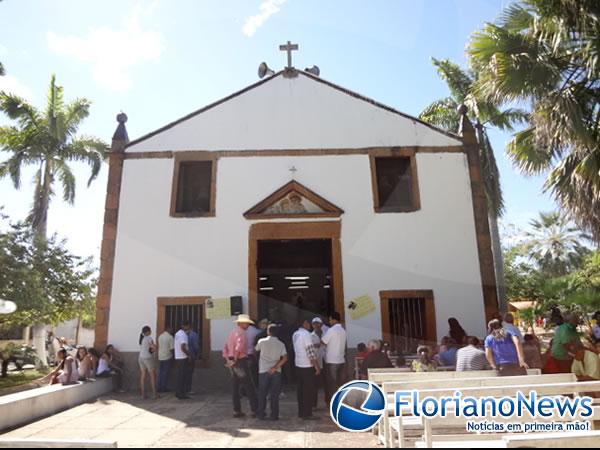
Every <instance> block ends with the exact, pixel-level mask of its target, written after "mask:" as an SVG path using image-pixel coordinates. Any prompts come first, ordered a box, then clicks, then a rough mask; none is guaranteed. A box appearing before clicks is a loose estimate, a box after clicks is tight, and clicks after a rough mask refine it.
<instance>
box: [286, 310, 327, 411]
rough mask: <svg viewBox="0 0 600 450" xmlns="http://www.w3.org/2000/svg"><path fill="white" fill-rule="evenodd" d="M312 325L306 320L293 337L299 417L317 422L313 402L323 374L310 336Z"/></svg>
mask: <svg viewBox="0 0 600 450" xmlns="http://www.w3.org/2000/svg"><path fill="white" fill-rule="evenodd" d="M310 330H311V325H310V322H309V321H308V319H304V320H303V321H302V323H301V325H300V327H299V328H298V331H296V332H295V333H294V335H293V336H292V341H293V343H294V353H295V354H296V360H295V363H296V377H297V383H298V386H297V389H298V417H300V418H301V419H303V420H315V419H316V418H315V417H314V416H313V415H312V408H313V400H314V396H315V392H314V391H315V389H316V377H317V376H318V375H319V374H320V373H321V369H320V368H319V362H318V358H317V350H316V349H315V347H314V344H313V340H312V337H311V334H310Z"/></svg>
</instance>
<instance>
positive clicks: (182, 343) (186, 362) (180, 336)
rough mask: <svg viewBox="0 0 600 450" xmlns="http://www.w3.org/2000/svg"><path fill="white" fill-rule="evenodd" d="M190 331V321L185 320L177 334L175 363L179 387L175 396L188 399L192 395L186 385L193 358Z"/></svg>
mask: <svg viewBox="0 0 600 450" xmlns="http://www.w3.org/2000/svg"><path fill="white" fill-rule="evenodd" d="M189 331H190V323H189V322H187V321H185V322H183V323H182V324H181V329H180V330H179V331H178V332H177V334H175V344H174V347H175V348H174V350H175V365H176V367H177V389H176V391H175V397H177V398H178V399H179V400H187V399H189V398H190V397H189V396H188V395H187V393H186V387H187V386H188V384H189V379H190V376H191V371H190V365H191V364H192V358H191V356H190V351H189V349H188V345H189V340H188V333H189Z"/></svg>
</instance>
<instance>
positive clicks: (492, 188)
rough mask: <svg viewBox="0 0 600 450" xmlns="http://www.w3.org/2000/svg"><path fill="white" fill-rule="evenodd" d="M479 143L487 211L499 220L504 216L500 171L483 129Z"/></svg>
mask: <svg viewBox="0 0 600 450" xmlns="http://www.w3.org/2000/svg"><path fill="white" fill-rule="evenodd" d="M479 142H480V145H479V147H480V153H481V166H482V174H483V181H484V185H485V193H486V197H487V202H488V209H489V211H490V212H491V214H492V215H493V216H494V217H495V218H500V217H502V215H503V214H504V207H505V204H504V195H503V193H502V183H501V179H500V170H499V169H498V164H497V162H496V156H495V155H494V149H493V147H492V143H491V142H490V139H489V136H488V134H487V132H486V130H485V129H482V131H481V133H480V136H479Z"/></svg>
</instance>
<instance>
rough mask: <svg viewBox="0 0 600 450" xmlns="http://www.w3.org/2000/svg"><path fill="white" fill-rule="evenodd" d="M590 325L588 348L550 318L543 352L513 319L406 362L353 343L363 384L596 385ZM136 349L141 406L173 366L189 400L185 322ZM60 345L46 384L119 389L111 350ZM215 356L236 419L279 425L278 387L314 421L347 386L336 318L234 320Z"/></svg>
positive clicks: (195, 344)
mask: <svg viewBox="0 0 600 450" xmlns="http://www.w3.org/2000/svg"><path fill="white" fill-rule="evenodd" d="M593 319H594V320H595V322H596V324H595V325H594V326H593V327H591V329H590V334H589V336H587V339H585V337H586V336H583V335H582V334H581V333H579V331H578V326H579V325H580V318H579V316H577V315H576V314H566V315H564V316H563V315H558V314H556V313H553V316H552V319H551V320H552V321H553V323H554V324H555V328H554V333H553V339H552V340H551V341H550V342H549V345H548V346H547V349H546V350H543V348H542V347H543V345H542V340H541V339H540V338H538V336H536V334H535V332H534V329H533V328H529V329H528V330H527V332H526V333H525V334H523V332H522V330H521V329H520V328H519V327H518V326H517V325H516V324H515V318H514V316H513V315H512V314H505V315H504V316H503V317H496V318H494V319H493V320H491V321H490V322H489V323H488V334H487V336H486V337H485V339H483V340H480V339H479V338H478V337H476V336H472V335H469V334H468V333H467V332H466V331H465V330H464V328H463V327H462V326H461V325H460V323H459V322H458V320H456V319H455V318H450V319H449V320H448V326H449V328H448V333H447V335H446V336H444V337H443V338H442V339H441V341H440V343H439V344H437V345H419V346H418V347H417V349H416V353H413V354H402V353H398V352H392V351H391V347H392V346H390V344H389V343H387V342H384V341H382V340H380V339H372V340H370V341H369V342H368V343H366V344H364V343H361V344H359V345H358V346H357V349H356V364H357V366H356V374H357V375H358V376H359V377H360V378H366V377H367V376H368V371H369V369H376V368H392V367H404V368H407V369H410V370H412V371H414V372H428V371H436V370H456V371H473V370H496V371H497V372H498V373H499V375H501V376H511V375H524V374H526V373H527V369H530V368H531V369H541V370H542V372H543V373H570V372H572V373H574V374H575V375H576V376H577V378H578V379H579V380H586V381H587V380H600V357H599V356H598V354H599V353H600V352H599V351H598V350H597V349H596V344H597V343H600V312H598V313H596V314H595V315H594V317H593ZM138 343H139V346H140V352H139V357H138V363H139V368H140V379H139V381H140V392H141V395H142V397H143V398H146V382H147V380H149V382H150V388H151V391H152V397H153V398H158V396H159V394H160V393H165V392H169V389H168V384H169V376H170V375H169V374H170V372H171V371H172V370H173V366H174V369H175V372H176V376H175V380H176V387H175V396H176V397H177V398H178V399H180V400H187V399H189V398H190V396H191V395H193V392H192V375H193V371H194V367H195V362H196V361H197V360H198V358H199V355H200V338H199V336H198V333H197V332H196V331H194V330H193V329H192V328H191V326H190V323H189V322H183V323H182V324H181V326H180V328H179V330H178V331H177V332H176V333H174V330H172V329H170V328H167V329H166V330H165V331H164V332H162V333H161V334H160V336H158V339H157V342H155V341H154V339H153V337H152V330H151V328H150V327H148V326H145V327H143V329H142V330H141V333H140V336H139V342H138ZM61 344H63V346H61V347H60V348H59V349H58V351H57V352H56V359H57V365H56V368H55V369H54V370H53V371H52V372H51V373H50V374H49V375H48V376H47V377H48V379H49V381H50V383H52V384H57V383H60V384H64V385H68V384H73V383H76V382H78V381H89V380H93V379H95V378H102V377H109V376H110V377H114V378H115V381H116V384H117V387H118V389H119V390H121V389H122V381H123V360H122V358H121V356H120V354H119V352H118V351H117V350H116V349H115V348H114V346H112V345H109V346H108V347H107V348H106V349H105V351H104V352H102V353H98V352H96V351H95V350H94V349H93V348H86V347H83V346H80V347H77V348H76V349H72V348H69V347H68V346H67V345H66V342H61ZM599 347H600V346H599ZM222 356H223V359H224V364H225V367H226V368H227V369H228V370H229V372H230V374H231V390H232V407H233V417H235V418H243V417H245V416H246V415H245V414H244V412H243V408H242V399H243V397H246V398H247V400H248V402H249V409H250V412H251V414H252V416H253V417H256V418H257V419H260V420H272V421H276V420H278V419H279V399H280V397H281V395H282V387H283V386H284V384H286V383H288V384H292V382H293V383H294V384H295V387H296V394H297V403H298V417H299V418H301V419H303V420H315V416H314V415H313V411H315V410H317V409H318V408H319V401H320V400H319V399H320V397H322V400H323V401H324V403H323V405H324V406H325V407H326V408H328V405H329V403H330V401H331V398H332V396H333V394H334V393H335V392H336V391H337V390H338V389H339V387H340V386H342V385H343V384H344V383H345V382H346V381H348V380H349V379H350V378H351V374H350V373H349V372H348V369H349V365H348V364H347V335H346V330H345V329H344V327H343V326H342V323H341V318H340V315H339V314H338V313H335V312H334V313H332V314H331V315H330V317H328V318H327V320H325V319H324V318H322V317H308V316H307V317H304V318H302V320H301V321H300V323H298V324H297V327H296V328H292V327H286V326H284V325H282V324H278V323H269V321H268V320H266V319H263V320H261V321H259V322H258V323H255V322H254V321H253V320H251V319H250V317H249V316H247V315H244V314H241V315H239V316H238V317H237V319H236V321H235V324H234V327H233V330H232V331H231V333H230V334H229V335H228V337H227V339H226V341H225V343H224V346H223V351H222ZM321 392H322V396H321V395H320V394H321ZM267 409H268V414H267Z"/></svg>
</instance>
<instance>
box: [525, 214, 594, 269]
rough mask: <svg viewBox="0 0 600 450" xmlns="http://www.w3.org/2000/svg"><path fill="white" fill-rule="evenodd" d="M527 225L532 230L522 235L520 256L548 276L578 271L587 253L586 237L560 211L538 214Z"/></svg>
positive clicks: (587, 239)
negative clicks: (533, 262)
mask: <svg viewBox="0 0 600 450" xmlns="http://www.w3.org/2000/svg"><path fill="white" fill-rule="evenodd" d="M530 225H531V228H532V230H531V231H528V232H527V233H525V239H526V240H525V243H524V244H523V250H522V251H523V254H524V255H528V256H529V258H530V259H532V260H534V261H535V262H536V264H537V265H538V267H539V268H540V269H541V270H542V271H543V272H545V273H546V274H548V275H550V276H551V277H561V276H564V275H567V274H568V273H569V272H571V271H572V270H573V269H576V268H578V267H579V266H580V265H581V264H582V262H583V259H584V257H585V256H586V255H587V254H588V253H589V252H590V250H589V248H588V247H586V246H585V242H586V241H589V239H590V236H589V235H587V234H586V233H584V232H583V231H581V229H580V228H579V227H577V226H576V225H575V224H573V223H572V222H571V221H570V220H569V219H568V218H567V216H566V215H565V214H563V213H561V212H558V211H554V212H549V213H540V214H539V217H538V218H537V219H534V220H532V221H531V222H530Z"/></svg>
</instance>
